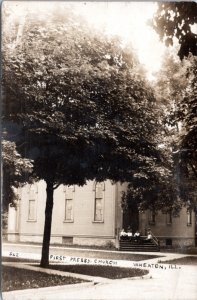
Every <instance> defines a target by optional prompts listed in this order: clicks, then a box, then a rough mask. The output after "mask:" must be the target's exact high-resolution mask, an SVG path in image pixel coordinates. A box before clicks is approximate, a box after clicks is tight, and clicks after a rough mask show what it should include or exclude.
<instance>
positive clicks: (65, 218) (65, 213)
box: [64, 198, 74, 223]
mask: <svg viewBox="0 0 197 300" xmlns="http://www.w3.org/2000/svg"><path fill="white" fill-rule="evenodd" d="M68 201H69V202H71V203H72V204H71V212H70V214H71V218H70V219H69V218H67V205H68ZM73 202H74V201H73V198H66V199H65V212H64V221H65V222H68V223H69V222H73V221H74V217H73V211H74V210H73Z"/></svg>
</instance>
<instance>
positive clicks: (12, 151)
mask: <svg viewBox="0 0 197 300" xmlns="http://www.w3.org/2000/svg"><path fill="white" fill-rule="evenodd" d="M2 163H3V197H2V200H3V201H2V204H3V207H2V208H3V212H7V210H8V205H9V204H11V205H13V206H15V205H16V201H17V199H16V195H15V192H14V188H18V187H19V186H20V185H22V184H24V183H26V182H28V181H29V180H30V179H29V177H30V174H31V171H32V167H33V165H32V163H31V161H30V160H28V159H26V158H22V157H21V155H20V154H19V153H18V152H17V150H16V145H15V143H14V142H10V141H6V140H3V141H2Z"/></svg>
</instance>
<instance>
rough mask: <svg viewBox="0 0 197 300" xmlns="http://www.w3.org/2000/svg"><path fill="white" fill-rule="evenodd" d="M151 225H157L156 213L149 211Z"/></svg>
mask: <svg viewBox="0 0 197 300" xmlns="http://www.w3.org/2000/svg"><path fill="white" fill-rule="evenodd" d="M149 224H155V211H154V210H150V211H149Z"/></svg>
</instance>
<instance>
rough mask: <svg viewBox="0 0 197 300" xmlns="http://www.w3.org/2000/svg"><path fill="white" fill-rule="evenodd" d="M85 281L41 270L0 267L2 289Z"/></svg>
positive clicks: (31, 287)
mask: <svg viewBox="0 0 197 300" xmlns="http://www.w3.org/2000/svg"><path fill="white" fill-rule="evenodd" d="M81 282H86V281H85V280H81V279H78V278H72V277H67V276H60V275H51V274H50V275H49V274H46V273H43V272H37V271H32V270H25V269H18V268H14V267H10V266H3V267H2V291H3V292H8V291H13V290H24V289H33V288H41V287H47V286H57V285H66V284H75V283H81Z"/></svg>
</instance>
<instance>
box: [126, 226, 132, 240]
mask: <svg viewBox="0 0 197 300" xmlns="http://www.w3.org/2000/svg"><path fill="white" fill-rule="evenodd" d="M127 236H128V239H129V241H131V240H132V237H133V233H132V229H131V227H130V226H129V227H128V229H127Z"/></svg>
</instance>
